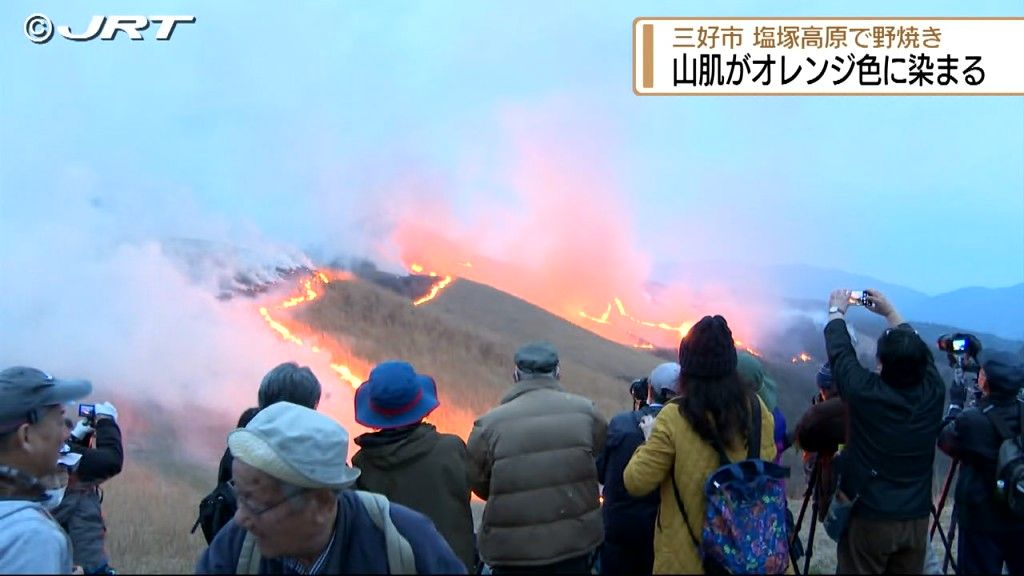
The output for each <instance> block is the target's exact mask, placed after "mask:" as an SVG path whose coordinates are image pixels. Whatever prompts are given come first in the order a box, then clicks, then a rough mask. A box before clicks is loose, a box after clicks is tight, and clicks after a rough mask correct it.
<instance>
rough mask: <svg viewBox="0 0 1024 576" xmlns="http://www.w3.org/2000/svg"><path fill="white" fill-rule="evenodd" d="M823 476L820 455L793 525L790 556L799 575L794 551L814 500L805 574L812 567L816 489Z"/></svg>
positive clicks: (816, 515) (815, 459) (816, 511)
mask: <svg viewBox="0 0 1024 576" xmlns="http://www.w3.org/2000/svg"><path fill="white" fill-rule="evenodd" d="M820 476H821V460H820V458H819V457H818V456H815V458H814V467H813V468H812V469H811V479H810V480H808V481H807V489H806V490H804V501H803V504H801V505H800V514H799V515H798V516H797V519H796V525H795V526H794V527H793V534H792V535H791V537H790V539H789V557H790V561H791V562H792V564H793V571H794V572H796V574H797V575H799V574H801V572H800V569H799V568H798V567H797V560H796V553H795V552H794V551H793V549H794V544H795V543H796V540H797V538H799V537H800V527H801V526H802V525H803V523H804V514H805V513H806V512H807V503H808V502H810V501H813V504H812V505H811V531H810V534H809V535H808V536H807V549H806V550H804V571H803V574H807V571H808V570H809V569H810V567H811V556H813V555H814V531H815V529H816V528H817V527H818V522H817V520H818V498H817V497H814V498H812V496H813V495H814V490H815V488H816V487H817V485H818V479H819V478H820Z"/></svg>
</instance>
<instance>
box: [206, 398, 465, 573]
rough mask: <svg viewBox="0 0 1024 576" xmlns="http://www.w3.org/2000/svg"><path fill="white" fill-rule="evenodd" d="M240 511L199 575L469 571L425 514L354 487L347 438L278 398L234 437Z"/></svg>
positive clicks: (340, 430) (210, 551)
mask: <svg viewBox="0 0 1024 576" xmlns="http://www.w3.org/2000/svg"><path fill="white" fill-rule="evenodd" d="M228 447H229V448H230V449H231V454H232V455H233V456H234V462H233V464H232V470H233V480H232V481H231V485H232V487H233V489H234V493H235V498H236V500H237V502H238V512H236V513H235V517H234V518H233V519H232V520H231V522H229V523H228V524H227V525H226V526H225V527H224V528H223V529H221V530H220V531H219V532H218V533H217V536H216V537H215V538H214V539H213V542H211V543H210V547H209V548H207V549H206V551H204V552H203V554H202V555H201V556H200V558H199V563H198V565H197V566H196V573H197V574H235V573H238V574H243V573H244V574H347V573H358V574H395V573H419V574H465V573H466V568H465V566H463V564H462V562H461V561H460V560H459V559H458V557H456V556H455V553H454V552H452V549H451V547H450V546H449V545H448V543H447V542H445V540H444V538H443V537H442V536H441V535H440V534H439V533H438V531H437V529H436V528H435V527H434V525H433V523H432V522H431V521H430V520H429V519H428V518H427V517H426V516H424V515H422V514H420V513H419V512H415V511H413V510H410V509H409V508H406V507H404V506H401V505H398V504H392V503H390V502H388V500H387V499H386V498H384V497H383V496H380V495H379V494H370V493H368V492H358V491H355V490H351V489H350V488H351V487H352V486H353V484H354V483H355V481H356V479H357V478H358V477H359V470H358V469H356V468H352V467H349V466H348V465H347V463H346V462H347V459H348V432H347V431H346V430H345V429H344V428H342V427H341V425H339V424H338V423H337V422H335V421H334V420H332V419H331V418H330V417H328V416H326V415H324V414H321V413H319V412H317V411H315V410H310V409H309V408H306V407H303V406H298V405H296V404H291V403H289V402H279V403H277V404H273V405H271V406H268V407H267V408H265V409H264V410H262V411H260V413H259V414H257V415H256V417H254V418H253V419H252V421H250V422H249V424H248V425H246V427H245V428H239V429H237V430H235V431H234V432H232V433H231V434H230V435H229V436H228Z"/></svg>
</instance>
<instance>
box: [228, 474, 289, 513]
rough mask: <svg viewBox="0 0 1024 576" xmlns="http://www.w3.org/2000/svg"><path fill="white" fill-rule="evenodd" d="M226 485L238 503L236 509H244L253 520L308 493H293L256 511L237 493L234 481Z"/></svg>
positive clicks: (229, 481)
mask: <svg viewBox="0 0 1024 576" xmlns="http://www.w3.org/2000/svg"><path fill="white" fill-rule="evenodd" d="M227 484H228V488H230V489H231V494H232V495H234V497H235V502H237V503H238V507H239V508H244V509H245V511H246V513H247V514H249V515H250V516H253V517H254V518H259V517H260V516H262V515H264V514H266V513H267V512H270V511H271V510H273V509H274V508H277V507H278V506H280V505H281V504H284V503H285V502H287V501H289V500H292V499H293V498H296V497H298V496H302V495H303V494H305V493H306V492H308V490H299V491H298V492H295V493H294V494H291V495H288V496H285V497H284V498H282V499H281V500H278V501H277V502H275V503H273V504H271V505H270V506H266V507H264V508H260V509H257V508H255V507H253V505H252V504H250V503H249V501H248V500H246V499H245V498H244V497H242V496H241V495H240V494H239V493H238V487H237V486H236V485H235V481H234V480H228V482H227Z"/></svg>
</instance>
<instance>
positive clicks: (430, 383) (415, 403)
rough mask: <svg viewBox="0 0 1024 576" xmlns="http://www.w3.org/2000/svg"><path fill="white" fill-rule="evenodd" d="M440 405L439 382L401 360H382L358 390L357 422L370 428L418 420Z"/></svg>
mask: <svg viewBox="0 0 1024 576" xmlns="http://www.w3.org/2000/svg"><path fill="white" fill-rule="evenodd" d="M439 405H440V402H439V401H438V399H437V384H436V383H435V382H434V379H433V378H431V377H430V376H426V375H423V374H417V373H416V371H415V370H414V369H413V367H412V365H411V364H409V363H408V362H402V361H399V360H389V361H387V362H382V363H380V364H378V365H377V366H376V367H375V368H374V369H373V370H372V371H371V372H370V378H369V380H367V381H366V382H363V383H362V384H361V385H360V386H359V388H358V389H357V390H356V422H358V423H360V424H362V425H363V426H366V427H368V428H379V429H382V430H383V429H387V428H400V427H402V426H408V425H410V424H415V423H417V422H419V421H420V420H423V419H424V418H426V417H427V415H428V414H430V413H431V412H433V411H434V409H435V408H437V407H438V406H439Z"/></svg>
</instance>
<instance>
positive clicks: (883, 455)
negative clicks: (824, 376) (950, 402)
mask: <svg viewBox="0 0 1024 576" xmlns="http://www.w3.org/2000/svg"><path fill="white" fill-rule="evenodd" d="M865 292H866V294H867V298H868V300H867V304H866V306H865V307H866V308H867V309H868V310H869V311H871V312H874V313H876V314H879V315H881V316H883V317H885V319H886V320H887V321H888V323H889V329H887V330H886V331H885V332H884V333H883V334H882V335H881V336H880V337H879V338H878V348H877V352H876V359H877V361H878V364H879V366H880V368H881V370H880V372H879V373H876V372H873V371H871V370H868V369H867V368H865V367H863V366H861V364H860V362H859V361H858V360H857V353H856V351H855V350H854V347H853V343H852V342H851V341H850V334H849V332H848V331H847V328H846V321H845V320H844V317H845V314H846V310H847V307H848V306H849V305H850V303H851V295H852V294H851V292H850V291H849V290H836V291H834V292H832V294H831V296H830V297H829V316H828V318H829V321H828V324H827V325H826V326H825V346H826V350H827V351H828V360H829V365H830V366H831V367H832V376H833V379H834V380H835V384H836V388H837V390H838V391H839V395H840V396H841V397H842V398H843V401H844V402H845V403H846V405H847V408H848V412H849V416H848V418H849V432H848V434H847V443H846V446H845V447H844V448H843V452H842V456H841V458H840V463H839V470H840V480H839V490H840V492H841V494H842V496H844V497H845V498H848V499H850V500H852V501H853V502H854V504H853V508H852V512H851V514H850V521H849V524H848V525H847V527H846V529H845V530H844V531H843V532H842V534H841V536H840V538H839V543H838V546H837V549H836V556H837V560H838V568H839V572H840V573H845V574H853V573H856V574H880V573H903V574H920V573H921V572H922V570H923V569H924V561H925V555H926V553H927V549H928V518H929V514H930V512H931V506H932V500H931V497H932V476H933V465H934V461H935V442H936V440H937V438H938V436H939V430H940V429H941V427H942V408H943V406H942V404H943V400H944V398H945V390H944V386H943V383H942V378H941V376H939V372H938V369H936V367H935V360H934V358H933V357H932V354H931V351H930V350H929V349H928V346H927V345H926V344H925V343H924V341H923V340H921V338H920V336H918V334H917V332H915V331H914V329H913V328H911V326H910V325H909V324H906V323H905V322H904V321H903V318H902V317H901V316H900V314H899V313H898V312H897V311H896V309H895V308H894V307H893V306H892V304H891V303H889V301H888V299H886V297H885V296H884V295H883V294H882V293H881V292H879V291H877V290H866V291H865ZM836 497H837V498H840V495H837V496H836ZM835 506H836V503H835V502H833V504H832V507H833V508H834V507H835Z"/></svg>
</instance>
